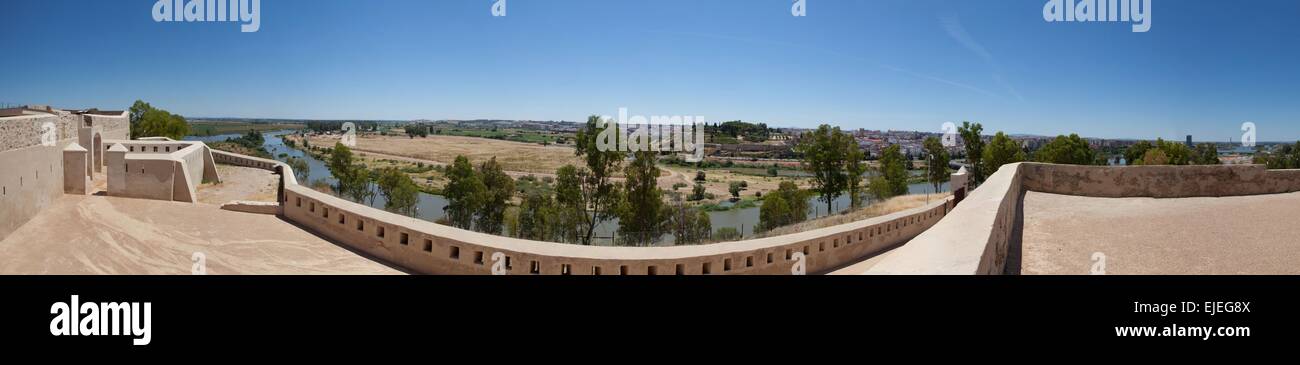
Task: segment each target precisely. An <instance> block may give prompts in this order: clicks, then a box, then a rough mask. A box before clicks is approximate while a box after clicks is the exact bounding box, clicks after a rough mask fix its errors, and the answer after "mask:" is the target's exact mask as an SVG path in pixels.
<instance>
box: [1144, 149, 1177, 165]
mask: <svg viewBox="0 0 1300 365" xmlns="http://www.w3.org/2000/svg"><path fill="white" fill-rule="evenodd" d="M1139 163H1140V164H1142V165H1149V166H1155V165H1169V164H1170V163H1169V155H1168V154H1165V151H1164V150H1162V149H1159V148H1153V149H1150V150H1147V154H1146V155H1145V156H1142V159H1141V160H1139Z"/></svg>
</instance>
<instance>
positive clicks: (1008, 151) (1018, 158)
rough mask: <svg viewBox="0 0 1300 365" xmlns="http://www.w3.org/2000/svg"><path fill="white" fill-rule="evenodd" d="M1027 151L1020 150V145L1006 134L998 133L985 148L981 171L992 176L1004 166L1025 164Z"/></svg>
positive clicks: (981, 160)
mask: <svg viewBox="0 0 1300 365" xmlns="http://www.w3.org/2000/svg"><path fill="white" fill-rule="evenodd" d="M1025 160H1026V158H1025V151H1024V150H1022V149H1020V143H1017V142H1016V141H1015V140H1014V139H1011V137H1009V136H1007V135H1006V134H1005V133H1002V132H998V133H997V134H996V135H994V136H993V140H991V141H989V144H988V145H987V146H985V147H984V156H983V157H982V158H981V159H980V162H981V163H983V164H984V167H983V168H981V171H985V172H987V173H988V174H989V175H992V174H994V173H996V172H997V171H998V169H999V168H1001V167H1002V165H1006V164H1011V163H1016V162H1024V161H1025Z"/></svg>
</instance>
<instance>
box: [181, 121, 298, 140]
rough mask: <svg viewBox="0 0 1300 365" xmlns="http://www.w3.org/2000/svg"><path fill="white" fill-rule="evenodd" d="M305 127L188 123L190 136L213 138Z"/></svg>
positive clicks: (285, 124) (206, 122)
mask: <svg viewBox="0 0 1300 365" xmlns="http://www.w3.org/2000/svg"><path fill="white" fill-rule="evenodd" d="M303 128H306V125H303V124H292V123H249V122H209V121H202V122H190V135H191V136H215V135H219V134H234V133H248V131H249V130H250V129H251V130H257V131H278V130H284V129H303Z"/></svg>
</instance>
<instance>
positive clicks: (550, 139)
mask: <svg viewBox="0 0 1300 365" xmlns="http://www.w3.org/2000/svg"><path fill="white" fill-rule="evenodd" d="M433 134H435V135H444V136H461V137H478V138H491V139H499V140H505V141H513V142H524V143H546V144H554V143H555V142H556V140H557V139H560V138H566V139H570V140H571V139H572V138H573V136H572V135H565V134H560V133H551V132H542V131H535V130H525V129H510V128H503V129H494V130H489V129H469V128H439V127H433Z"/></svg>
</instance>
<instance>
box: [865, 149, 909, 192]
mask: <svg viewBox="0 0 1300 365" xmlns="http://www.w3.org/2000/svg"><path fill="white" fill-rule="evenodd" d="M906 160H907V158H906V157H903V153H902V152H901V149H900V147H899V146H898V145H896V144H895V145H890V146H889V147H885V150H884V151H881V154H880V167H879V168H878V171H877V173H876V176H875V177H874V178H872V179H871V184H869V185H868V187H867V190H869V191H870V192H871V196H872V197H873V198H875V199H876V200H885V199H889V198H892V197H895V196H899V195H907V179H908V177H909V176H908V173H907V165H906V164H907V162H906Z"/></svg>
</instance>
